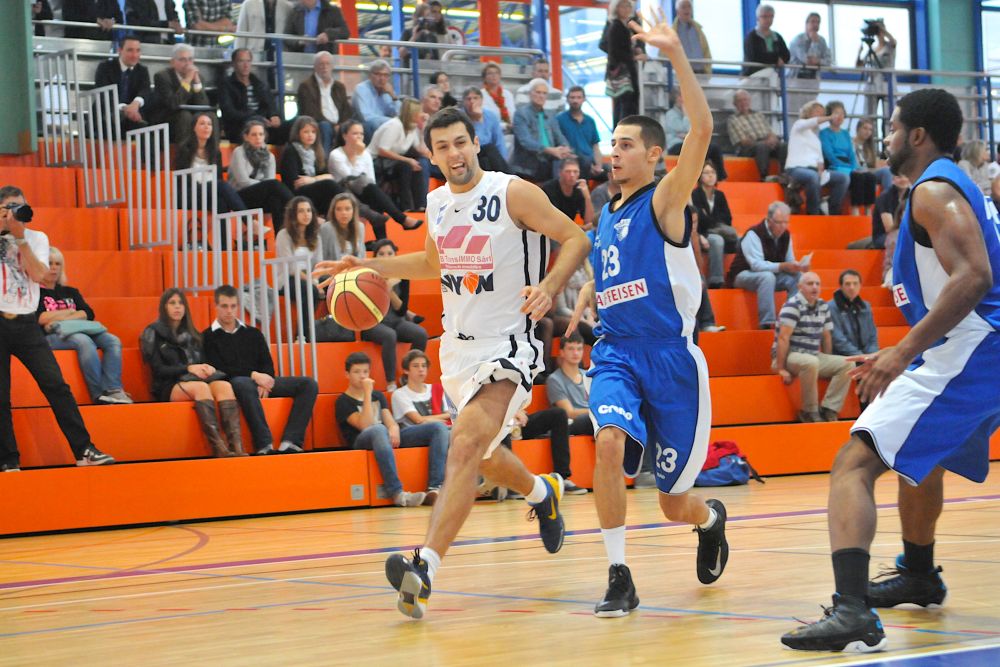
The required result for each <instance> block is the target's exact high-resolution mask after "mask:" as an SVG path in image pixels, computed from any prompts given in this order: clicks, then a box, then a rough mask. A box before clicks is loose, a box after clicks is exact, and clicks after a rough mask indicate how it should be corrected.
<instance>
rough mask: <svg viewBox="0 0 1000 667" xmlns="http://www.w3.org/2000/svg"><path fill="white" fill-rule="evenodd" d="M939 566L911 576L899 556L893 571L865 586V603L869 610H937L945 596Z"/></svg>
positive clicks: (901, 557) (911, 572)
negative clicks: (902, 606) (909, 607)
mask: <svg viewBox="0 0 1000 667" xmlns="http://www.w3.org/2000/svg"><path fill="white" fill-rule="evenodd" d="M941 572H942V569H941V567H940V566H938V567H936V568H934V569H933V570H931V571H930V572H923V573H920V572H913V571H911V570H909V569H907V567H906V566H905V565H903V555H902V554H900V555H899V556H896V567H895V568H892V569H887V570H885V571H884V572H882V573H881V574H879V575H878V576H877V577H875V578H874V579H872V580H871V581H870V582H869V583H868V601H869V602H870V603H871V605H872V606H873V607H879V608H885V609H888V608H890V607H895V606H896V605H900V604H907V603H909V604H915V605H919V606H921V607H940V606H941V604H942V603H943V602H944V599H945V597H946V596H947V595H948V587H947V586H945V585H944V581H943V580H942V579H941V574H940V573H941Z"/></svg>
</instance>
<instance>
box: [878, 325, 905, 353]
mask: <svg viewBox="0 0 1000 667" xmlns="http://www.w3.org/2000/svg"><path fill="white" fill-rule="evenodd" d="M909 332H910V327H879V328H878V346H879V347H880V348H882V347H891V346H893V345H896V344H898V343H899V341H901V340H903V336H905V335H906V334H908V333H909Z"/></svg>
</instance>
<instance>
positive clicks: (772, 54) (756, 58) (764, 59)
mask: <svg viewBox="0 0 1000 667" xmlns="http://www.w3.org/2000/svg"><path fill="white" fill-rule="evenodd" d="M772 23H774V7H772V6H771V5H758V6H757V25H756V27H755V28H754V29H753V30H751V31H750V32H749V33H748V34H747V36H746V39H745V40H744V41H743V60H744V61H745V62H751V63H762V64H764V65H775V66H777V67H780V66H782V65H784V64H786V63H788V61H790V60H791V59H792V54H791V53H789V51H788V45H787V44H785V38H784V37H782V36H781V34H780V33H777V32H775V31H774V30H771V24H772ZM762 69H764V67H761V66H759V65H758V66H753V65H744V67H743V71H742V73H741V74H742V75H743V76H750V75H751V74H754V73H755V72H759V71H760V70H762Z"/></svg>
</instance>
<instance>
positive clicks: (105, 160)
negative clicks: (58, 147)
mask: <svg viewBox="0 0 1000 667" xmlns="http://www.w3.org/2000/svg"><path fill="white" fill-rule="evenodd" d="M77 101H78V102H77V103H78V105H79V107H78V110H79V114H78V115H79V118H80V128H79V133H78V134H79V140H80V154H81V155H82V157H83V159H82V162H83V191H84V201H85V202H86V204H87V206H109V205H111V204H120V203H122V202H124V201H125V185H124V175H123V173H122V171H123V167H124V162H125V160H124V156H123V154H122V153H123V151H122V141H121V138H122V128H121V118H120V117H119V115H118V86H104V87H103V88H95V89H93V90H87V91H83V92H81V93H80V94H79V96H78V97H77Z"/></svg>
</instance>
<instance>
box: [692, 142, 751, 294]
mask: <svg viewBox="0 0 1000 667" xmlns="http://www.w3.org/2000/svg"><path fill="white" fill-rule="evenodd" d="M717 182H718V178H717V176H716V171H715V165H713V164H712V163H711V162H706V163H705V166H704V167H702V168H701V178H699V179H698V187H696V188H695V189H694V191H693V192H692V193H691V205H692V206H693V207H694V210H695V211H696V212H697V214H698V233H699V234H700V235H701V236H703V237H704V238H705V240H706V241H707V242H708V286H709V287H710V288H712V289H715V288H717V287H722V286H723V285H724V284H725V282H726V277H725V271H724V266H725V263H724V259H725V258H724V254H725V253H727V252H729V253H733V252H736V247H737V246H738V245H739V241H740V235H739V234H738V233H737V232H736V230H735V229H734V228H733V214H732V213H731V212H730V211H729V201H728V200H727V199H726V193H724V192H722V191H721V190H719V189H717V188H716V187H715V186H716V184H717Z"/></svg>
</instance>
